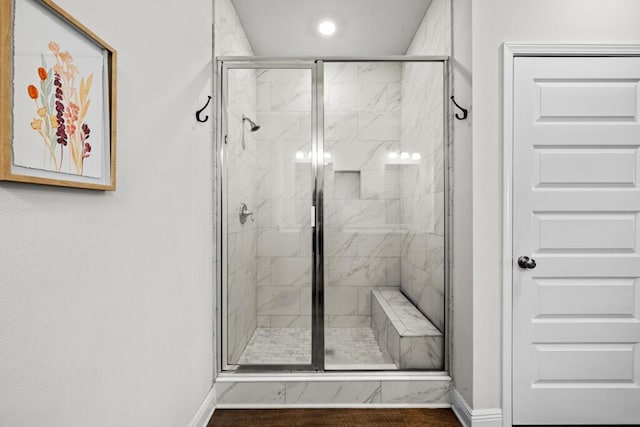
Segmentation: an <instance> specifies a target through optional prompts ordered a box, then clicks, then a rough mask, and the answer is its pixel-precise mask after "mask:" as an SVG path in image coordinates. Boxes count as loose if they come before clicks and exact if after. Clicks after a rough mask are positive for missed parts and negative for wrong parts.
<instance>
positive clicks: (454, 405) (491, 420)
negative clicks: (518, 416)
mask: <svg viewBox="0 0 640 427" xmlns="http://www.w3.org/2000/svg"><path fill="white" fill-rule="evenodd" d="M451 409H452V410H453V413H454V414H455V415H456V417H458V420H460V423H461V424H462V425H463V426H464V427H502V410H501V409H494V408H491V409H471V407H470V406H469V404H468V403H467V402H466V401H465V400H464V397H462V395H461V394H460V392H459V391H458V390H456V389H455V388H452V389H451Z"/></svg>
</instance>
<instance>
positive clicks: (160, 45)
mask: <svg viewBox="0 0 640 427" xmlns="http://www.w3.org/2000/svg"><path fill="white" fill-rule="evenodd" d="M58 3H59V4H60V5H61V6H62V7H63V8H65V9H66V10H67V11H68V12H69V13H71V14H72V15H74V16H75V17H76V18H78V19H79V20H80V21H81V22H83V23H84V24H85V25H87V26H88V27H89V28H91V29H92V30H94V31H95V32H96V33H97V34H98V35H100V36H101V37H103V38H104V39H105V40H106V41H107V42H109V43H110V44H111V45H112V46H114V47H115V48H116V49H117V50H118V54H119V57H118V59H119V63H118V91H119V92H118V159H117V160H118V163H117V165H118V190H117V191H116V192H115V193H104V192H98V191H81V190H73V189H60V188H52V187H43V186H35V185H18V184H7V183H3V184H0V224H1V225H0V236H1V237H0V239H1V240H0V242H1V243H0V425H2V426H35V425H41V426H65V427H73V426H109V427H113V426H154V427H157V426H167V427H175V426H186V425H187V424H188V423H189V421H190V420H191V418H192V416H193V415H194V414H195V412H196V410H197V409H198V407H199V406H200V404H201V402H202V401H203V399H204V398H205V396H206V395H207V392H208V390H209V388H210V387H211V385H212V375H213V372H212V367H213V354H212V348H213V343H212V337H213V331H212V326H213V323H212V320H213V319H212V317H213V306H212V258H213V246H212V238H211V236H212V232H213V231H212V155H213V151H212V147H213V145H212V133H211V122H209V123H207V124H198V123H196V121H195V118H194V115H193V114H194V111H195V110H196V109H199V108H200V107H201V106H202V103H203V102H204V100H206V95H207V94H209V93H210V92H211V39H212V34H211V32H212V30H211V28H212V27H211V22H212V10H211V8H212V6H211V2H210V1H206V0H193V1H190V2H188V3H186V4H185V3H179V2H163V4H162V6H158V4H157V2H155V1H151V0H137V1H135V2H130V1H125V0H111V1H108V2H95V1H93V2H86V1H82V0H58Z"/></svg>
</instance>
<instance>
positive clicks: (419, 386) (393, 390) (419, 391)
mask: <svg viewBox="0 0 640 427" xmlns="http://www.w3.org/2000/svg"><path fill="white" fill-rule="evenodd" d="M381 401H382V403H418V404H419V403H424V404H426V403H431V404H432V403H443V404H447V403H450V401H449V381H446V380H439V381H435V380H434V381H384V382H383V383H382V394H381Z"/></svg>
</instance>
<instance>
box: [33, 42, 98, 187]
mask: <svg viewBox="0 0 640 427" xmlns="http://www.w3.org/2000/svg"><path fill="white" fill-rule="evenodd" d="M48 48H49V51H50V52H51V53H52V54H53V56H54V57H55V59H56V62H55V64H53V65H52V66H48V65H47V63H46V61H45V58H44V55H42V66H41V67H38V69H37V76H38V79H39V80H40V82H39V86H40V88H39V89H38V87H37V86H36V85H35V84H31V85H28V86H27V94H28V95H29V98H31V99H33V100H34V102H35V104H36V114H37V117H34V119H33V121H32V122H31V123H30V126H31V128H32V129H33V131H34V132H37V133H38V134H39V135H40V137H41V139H42V142H43V143H44V149H45V159H46V160H45V161H46V162H47V164H45V168H46V169H51V168H53V170H56V171H62V170H63V167H64V170H68V171H70V172H72V173H75V174H77V175H82V172H83V167H84V160H85V159H86V158H88V157H89V156H90V155H91V144H90V143H89V142H87V140H88V139H89V136H90V133H91V130H90V127H89V125H88V124H87V123H86V122H85V118H86V116H87V113H88V111H89V107H90V105H91V99H90V98H89V92H90V90H91V85H92V83H93V74H90V75H89V76H88V77H87V78H86V79H85V77H83V76H81V75H80V71H79V70H78V68H77V67H76V66H75V64H74V63H73V56H72V55H71V53H70V52H65V51H61V50H60V45H59V44H58V43H56V42H54V41H50V42H49V45H48ZM78 83H79V85H78ZM65 152H66V153H67V154H66V156H65ZM65 165H66V166H65ZM47 166H48V167H47Z"/></svg>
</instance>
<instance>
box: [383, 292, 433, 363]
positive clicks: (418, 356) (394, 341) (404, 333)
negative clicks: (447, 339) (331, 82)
mask: <svg viewBox="0 0 640 427" xmlns="http://www.w3.org/2000/svg"><path fill="white" fill-rule="evenodd" d="M371 294H372V298H371V314H372V327H373V331H374V333H375V335H376V338H377V340H378V345H379V346H380V348H381V349H383V350H385V349H386V350H387V351H388V352H389V355H390V356H391V358H392V359H393V362H394V363H395V364H396V365H397V366H398V368H399V369H442V368H443V366H442V360H443V358H442V356H443V353H444V336H443V335H442V332H440V330H438V328H436V327H435V326H434V325H433V323H431V322H430V321H429V319H427V318H426V317H425V315H424V314H422V312H421V311H420V310H418V308H417V307H416V306H415V305H413V303H412V302H411V301H410V300H409V299H408V298H407V297H406V296H405V295H404V294H403V293H402V292H401V291H400V290H399V289H380V290H373V291H371Z"/></svg>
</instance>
